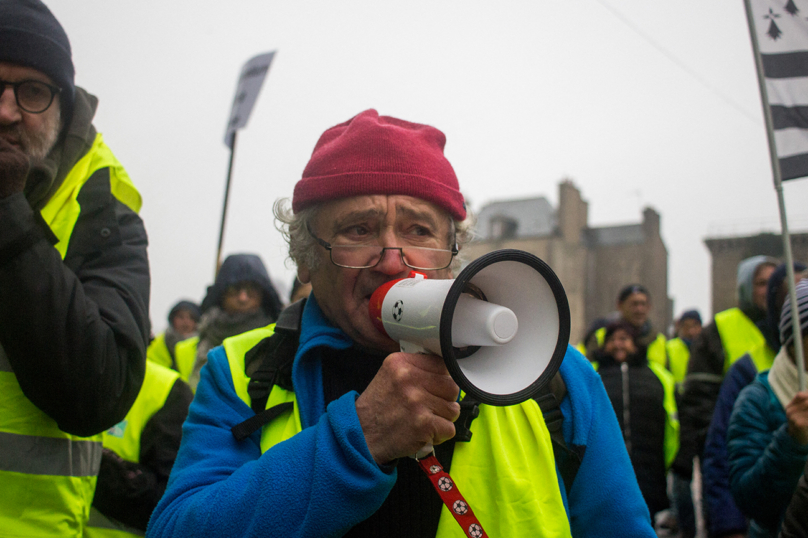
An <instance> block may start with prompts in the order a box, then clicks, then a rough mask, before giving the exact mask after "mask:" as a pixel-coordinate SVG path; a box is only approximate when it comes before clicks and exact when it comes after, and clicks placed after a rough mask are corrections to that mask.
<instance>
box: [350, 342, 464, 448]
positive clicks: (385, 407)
mask: <svg viewBox="0 0 808 538" xmlns="http://www.w3.org/2000/svg"><path fill="white" fill-rule="evenodd" d="M459 392H460V389H459V387H458V386H457V384H456V383H455V382H454V380H453V379H452V377H451V376H450V375H449V371H448V370H447V369H446V365H445V364H444V363H443V359H441V358H440V357H437V356H435V355H424V354H412V353H393V354H392V355H389V356H388V357H387V358H386V359H385V360H384V363H383V364H382V367H381V368H380V369H379V372H378V373H377V374H376V377H374V378H373V380H372V381H371V382H370V385H368V388H367V389H365V391H364V392H363V393H362V394H361V395H360V396H359V398H358V399H357V400H356V413H357V415H359V422H360V424H361V425H362V431H363V432H364V434H365V440H366V441H367V444H368V448H369V449H370V453H371V454H372V455H373V458H374V459H375V460H376V463H379V464H384V463H388V462H390V461H392V460H394V459H396V458H400V457H404V456H410V455H413V454H415V453H416V452H417V451H418V450H419V449H421V448H423V447H424V445H439V444H440V443H443V442H444V441H447V440H449V439H451V438H452V437H454V435H455V428H454V421H455V420H457V418H458V417H459V416H460V404H459V403H457V401H456V400H457V396H458V394H459Z"/></svg>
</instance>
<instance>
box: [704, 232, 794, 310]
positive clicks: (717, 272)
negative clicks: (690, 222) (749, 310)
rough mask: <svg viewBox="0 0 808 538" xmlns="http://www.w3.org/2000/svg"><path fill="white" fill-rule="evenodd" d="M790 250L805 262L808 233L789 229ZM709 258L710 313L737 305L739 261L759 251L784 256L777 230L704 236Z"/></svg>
mask: <svg viewBox="0 0 808 538" xmlns="http://www.w3.org/2000/svg"><path fill="white" fill-rule="evenodd" d="M790 235H791V252H792V254H793V255H794V259H795V260H796V261H800V262H803V263H808V233H791V234H790ZM704 244H705V245H707V248H708V249H709V250H710V257H711V258H712V270H711V275H710V279H711V283H712V290H713V293H712V294H713V297H712V309H713V313H715V312H720V311H722V310H726V309H727V308H731V307H733V306H737V304H738V299H737V296H736V287H737V274H738V264H739V263H740V262H741V260H744V259H746V258H749V257H752V256H757V255H759V254H762V255H765V256H772V257H774V258H777V259H779V260H783V259H784V258H785V256H784V255H783V248H784V247H783V238H782V236H781V235H780V234H773V233H760V234H757V235H749V236H743V237H713V238H708V239H705V240H704Z"/></svg>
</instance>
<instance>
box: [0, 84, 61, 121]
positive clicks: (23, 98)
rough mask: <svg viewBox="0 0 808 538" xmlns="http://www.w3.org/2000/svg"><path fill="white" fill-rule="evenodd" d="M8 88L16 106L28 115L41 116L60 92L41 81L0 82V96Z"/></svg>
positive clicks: (59, 89) (57, 88) (51, 85)
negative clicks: (12, 93) (12, 92)
mask: <svg viewBox="0 0 808 538" xmlns="http://www.w3.org/2000/svg"><path fill="white" fill-rule="evenodd" d="M8 86H11V89H12V90H13V91H14V99H15V100H16V101H17V106H18V107H20V109H22V110H24V111H25V112H28V113H29V114H42V113H43V112H45V111H46V110H48V109H49V108H50V106H51V104H52V103H53V99H54V98H55V97H56V96H57V95H59V93H60V92H61V91H62V89H61V88H60V87H58V86H54V85H53V84H48V83H47V82H42V81H41V80H33V79H28V80H20V81H19V82H9V81H7V80H0V95H3V93H5V91H6V87H8Z"/></svg>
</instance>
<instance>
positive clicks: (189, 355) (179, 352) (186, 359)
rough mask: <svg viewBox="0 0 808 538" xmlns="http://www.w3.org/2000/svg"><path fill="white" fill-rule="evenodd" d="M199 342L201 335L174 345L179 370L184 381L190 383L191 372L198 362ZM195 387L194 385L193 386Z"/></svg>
mask: <svg viewBox="0 0 808 538" xmlns="http://www.w3.org/2000/svg"><path fill="white" fill-rule="evenodd" d="M198 344H199V337H198V336H193V337H191V338H188V339H187V340H182V341H180V342H177V345H176V346H174V360H175V361H176V363H177V371H178V372H179V373H180V377H181V378H182V380H183V381H185V382H186V383H188V380H189V379H190V378H191V373H192V372H193V371H194V364H195V363H196V348H197V345H198ZM191 388H194V387H191Z"/></svg>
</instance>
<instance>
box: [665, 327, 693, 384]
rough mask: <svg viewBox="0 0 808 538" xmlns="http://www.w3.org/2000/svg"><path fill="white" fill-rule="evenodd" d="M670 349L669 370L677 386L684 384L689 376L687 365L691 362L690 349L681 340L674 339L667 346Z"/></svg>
mask: <svg viewBox="0 0 808 538" xmlns="http://www.w3.org/2000/svg"><path fill="white" fill-rule="evenodd" d="M666 347H667V348H668V359H669V368H668V371H670V373H672V374H673V379H674V380H675V381H676V383H677V384H680V383H682V382H683V381H684V380H685V376H686V375H687V363H688V362H690V349H689V348H688V347H687V344H685V342H684V340H682V339H681V338H672V339H670V340H668V343H667V345H666Z"/></svg>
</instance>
